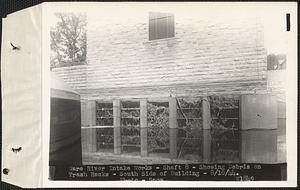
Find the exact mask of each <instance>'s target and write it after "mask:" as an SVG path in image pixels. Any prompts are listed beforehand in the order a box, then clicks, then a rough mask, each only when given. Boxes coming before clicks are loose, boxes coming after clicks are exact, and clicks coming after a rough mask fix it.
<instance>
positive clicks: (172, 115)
mask: <svg viewBox="0 0 300 190" xmlns="http://www.w3.org/2000/svg"><path fill="white" fill-rule="evenodd" d="M176 113H177V106H176V99H175V98H170V99H169V130H170V157H171V159H175V158H177V117H176Z"/></svg>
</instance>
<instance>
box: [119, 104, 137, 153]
mask: <svg viewBox="0 0 300 190" xmlns="http://www.w3.org/2000/svg"><path fill="white" fill-rule="evenodd" d="M121 105H122V106H121V147H122V152H123V153H128V154H133V155H139V154H140V148H141V139H140V103H139V102H135V101H123V102H122V103H121Z"/></svg>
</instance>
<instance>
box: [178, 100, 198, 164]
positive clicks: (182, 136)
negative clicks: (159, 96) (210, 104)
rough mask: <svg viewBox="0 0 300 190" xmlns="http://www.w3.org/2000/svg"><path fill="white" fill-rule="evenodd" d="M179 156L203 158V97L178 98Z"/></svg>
mask: <svg viewBox="0 0 300 190" xmlns="http://www.w3.org/2000/svg"><path fill="white" fill-rule="evenodd" d="M177 124H178V132H177V153H178V155H177V158H179V159H184V160H194V161H195V160H199V161H201V160H202V157H203V155H202V149H203V143H202V142H203V138H202V136H203V132H202V128H203V126H202V99H201V98H181V99H177Z"/></svg>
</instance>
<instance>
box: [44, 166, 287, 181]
mask: <svg viewBox="0 0 300 190" xmlns="http://www.w3.org/2000/svg"><path fill="white" fill-rule="evenodd" d="M50 179H51V180H78V181H87V180H88V181H106V180H149V181H151V180H153V181H154V180H168V181H262V180H268V181H281V180H286V164H241V163H239V164H160V165H82V166H50Z"/></svg>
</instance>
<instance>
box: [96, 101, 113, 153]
mask: <svg viewBox="0 0 300 190" xmlns="http://www.w3.org/2000/svg"><path fill="white" fill-rule="evenodd" d="M96 125H97V126H103V128H96V140H97V151H100V152H113V150H114V129H113V103H110V102H109V103H107V102H96ZM109 126H111V127H109Z"/></svg>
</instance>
